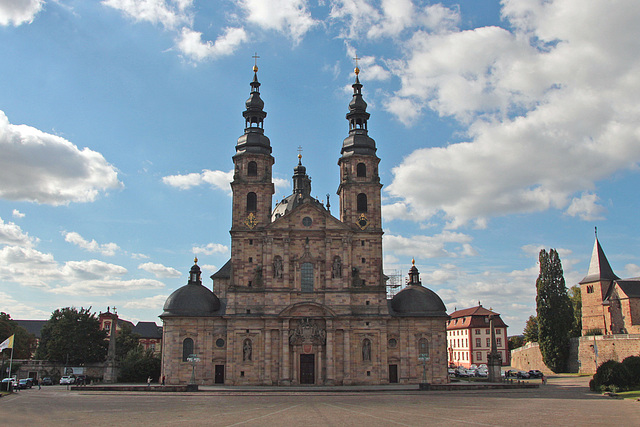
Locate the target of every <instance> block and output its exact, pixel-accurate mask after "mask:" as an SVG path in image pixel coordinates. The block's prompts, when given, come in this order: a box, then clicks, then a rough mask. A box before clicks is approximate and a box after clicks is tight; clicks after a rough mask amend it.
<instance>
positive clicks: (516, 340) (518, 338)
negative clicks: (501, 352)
mask: <svg viewBox="0 0 640 427" xmlns="http://www.w3.org/2000/svg"><path fill="white" fill-rule="evenodd" d="M523 345H524V338H523V337H522V335H514V336H512V337H509V350H513V349H515V348H520V347H522V346H523Z"/></svg>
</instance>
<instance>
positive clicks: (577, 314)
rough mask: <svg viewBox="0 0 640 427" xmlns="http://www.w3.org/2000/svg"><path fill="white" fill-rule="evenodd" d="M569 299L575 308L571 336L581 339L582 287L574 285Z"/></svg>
mask: <svg viewBox="0 0 640 427" xmlns="http://www.w3.org/2000/svg"><path fill="white" fill-rule="evenodd" d="M569 299H570V300H571V305H572V306H573V328H571V336H572V337H579V336H581V335H582V294H581V292H580V286H578V285H574V286H572V287H570V288H569Z"/></svg>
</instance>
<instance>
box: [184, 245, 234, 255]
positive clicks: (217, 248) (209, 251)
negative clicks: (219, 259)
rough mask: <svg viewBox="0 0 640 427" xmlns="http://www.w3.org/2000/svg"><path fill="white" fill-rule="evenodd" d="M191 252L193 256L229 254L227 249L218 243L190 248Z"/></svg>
mask: <svg viewBox="0 0 640 427" xmlns="http://www.w3.org/2000/svg"><path fill="white" fill-rule="evenodd" d="M191 252H193V253H194V254H196V255H197V254H205V255H214V254H225V253H227V252H229V248H228V247H227V246H225V245H222V244H220V243H208V244H207V245H206V246H194V247H193V248H191Z"/></svg>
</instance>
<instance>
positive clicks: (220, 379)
mask: <svg viewBox="0 0 640 427" xmlns="http://www.w3.org/2000/svg"><path fill="white" fill-rule="evenodd" d="M215 383H216V384H224V365H216V376H215Z"/></svg>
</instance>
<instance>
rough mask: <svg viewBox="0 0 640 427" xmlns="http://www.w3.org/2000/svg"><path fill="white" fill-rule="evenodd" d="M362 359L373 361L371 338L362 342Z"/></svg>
mask: <svg viewBox="0 0 640 427" xmlns="http://www.w3.org/2000/svg"><path fill="white" fill-rule="evenodd" d="M362 361H363V362H371V340H370V339H369V338H365V339H364V341H363V342H362Z"/></svg>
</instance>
